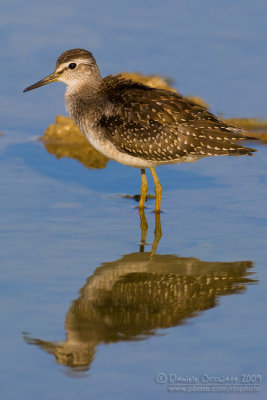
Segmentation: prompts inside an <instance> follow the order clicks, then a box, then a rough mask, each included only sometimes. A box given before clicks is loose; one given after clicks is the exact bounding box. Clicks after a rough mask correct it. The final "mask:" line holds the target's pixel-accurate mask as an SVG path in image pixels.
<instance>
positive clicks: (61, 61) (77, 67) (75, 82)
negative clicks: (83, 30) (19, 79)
mask: <svg viewBox="0 0 267 400" xmlns="http://www.w3.org/2000/svg"><path fill="white" fill-rule="evenodd" d="M56 81H60V82H64V83H65V84H66V85H68V86H79V85H80V84H83V83H85V82H90V83H91V84H97V83H98V82H100V81H101V75H100V72H99V69H98V66H97V64H96V61H95V59H94V56H93V55H92V53H90V52H89V51H87V50H83V49H73V50H67V51H65V52H64V53H63V54H61V56H60V57H59V58H58V60H57V63H56V68H55V70H54V72H52V74H50V75H48V76H47V77H46V78H44V79H42V80H41V81H38V82H36V83H35V84H34V85H31V86H29V87H27V88H26V89H24V90H23V92H28V91H29V90H32V89H36V88H38V87H40V86H44V85H47V84H48V83H51V82H56Z"/></svg>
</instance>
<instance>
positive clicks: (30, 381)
mask: <svg viewBox="0 0 267 400" xmlns="http://www.w3.org/2000/svg"><path fill="white" fill-rule="evenodd" d="M266 15H267V3H266V1H264V0H254V1H253V2H252V1H249V0H235V1H230V0H224V1H223V2H222V1H219V0H203V1H199V0H191V1H186V0H165V1H158V0H153V1H151V0H146V1H141V0H134V1H131V2H129V1H128V2H126V1H122V0H109V1H107V0H87V1H80V2H75V1H73V0H65V1H62V0H47V1H45V2H43V1H42V2H41V1H33V0H25V1H23V2H22V1H19V0H13V1H12V2H10V1H8V0H1V1H0V38H1V46H0V59H1V64H0V65H1V66H0V71H1V73H0V88H1V90H0V122H1V123H0V131H1V133H0V168H1V174H0V175H1V177H0V187H1V195H0V215H1V229H0V243H1V244H0V258H1V292H0V298H1V307H0V313H1V321H2V329H1V332H0V338H1V339H0V340H1V347H2V348H1V358H2V363H1V373H0V379H2V380H3V382H2V383H1V385H0V392H2V393H1V398H3V399H8V400H9V399H10V400H13V399H17V398H18V397H23V398H27V399H29V400H30V399H35V398H36V396H38V398H40V400H43V399H50V398H55V397H57V398H64V399H66V400H68V399H73V398H76V397H82V396H84V397H86V398H87V397H92V398H96V397H101V399H108V400H111V399H126V398H127V399H136V398H137V397H141V398H147V397H148V396H153V398H155V399H165V398H168V397H169V396H172V394H170V393H168V385H167V384H159V383H157V382H156V381H155V376H157V373H161V372H163V373H164V374H167V375H168V374H176V375H177V376H180V377H186V376H189V377H190V376H196V377H199V378H201V376H203V374H209V376H213V377H214V376H224V377H227V376H231V375H233V376H234V377H237V379H241V377H242V375H243V374H245V375H246V376H247V375H248V376H252V375H253V376H254V375H255V376H257V378H256V381H255V382H254V383H255V384H257V385H258V386H257V387H258V388H259V390H257V389H252V390H250V392H247V393H243V394H242V399H254V398H255V399H257V400H258V399H264V398H266V386H264V384H263V383H262V382H263V381H264V375H265V376H266V357H265V354H266V337H265V336H266V335H265V332H266V328H267V325H266V320H265V318H264V314H265V310H266V300H267V298H266V293H267V291H266V281H267V279H266V278H267V275H266V259H267V247H266V239H267V215H266V199H267V173H266V171H267V161H266V160H267V157H266V156H267V148H266V144H263V143H262V142H260V141H257V142H256V141H253V142H250V143H249V145H250V146H252V147H255V148H257V149H258V152H257V153H256V155H255V156H254V157H227V158H226V157H214V158H205V159H202V160H200V161H199V162H198V163H194V164H189V163H188V164H180V165H173V166H164V167H162V168H159V171H158V173H159V178H160V180H161V183H162V185H163V200H162V207H163V213H162V214H161V221H154V213H153V206H154V202H153V200H149V201H148V202H147V209H146V210H145V213H146V216H145V217H144V216H143V217H142V218H141V221H140V219H139V214H138V210H137V209H136V205H137V203H136V202H135V201H134V199H132V198H129V199H125V198H123V196H122V194H123V195H135V194H136V193H139V186H140V176H139V171H138V170H135V169H133V168H129V167H124V166H121V165H118V164H116V163H114V162H112V161H109V162H108V161H107V160H104V161H103V163H101V164H97V165H95V164H94V165H93V164H92V163H91V159H92V158H91V157H93V156H92V154H91V153H90V155H89V156H88V157H89V158H90V162H87V161H86V155H85V156H83V157H82V160H83V161H82V163H83V165H82V164H81V163H79V162H77V160H73V159H69V158H66V157H64V156H66V152H65V151H62V149H61V150H60V151H61V153H56V152H54V150H53V149H51V147H48V146H46V148H45V147H44V146H43V143H42V142H40V141H39V140H38V138H39V137H40V136H42V135H43V133H44V131H45V130H46V129H47V127H48V126H49V125H51V124H52V123H54V121H55V118H56V116H57V115H58V114H60V115H66V112H65V109H64V90H65V87H64V85H63V84H61V83H57V84H53V85H48V86H45V87H42V88H40V89H38V90H34V91H32V92H30V93H26V94H25V93H22V91H23V89H24V88H25V87H26V86H29V85H30V84H33V83H35V82H36V81H38V80H40V79H41V78H43V77H45V76H47V75H48V74H50V73H51V72H52V70H53V69H54V66H55V63H56V60H57V58H58V56H59V55H60V54H61V53H62V52H63V51H65V50H67V49H71V48H76V47H79V48H85V49H87V50H90V51H91V52H92V53H93V54H94V56H95V58H96V60H97V62H98V65H99V67H100V71H101V73H102V75H103V76H106V75H108V74H111V73H112V74H115V73H118V72H122V71H125V72H139V73H142V74H145V75H151V74H156V75H161V76H163V77H167V78H169V79H170V80H171V81H172V82H173V83H172V84H173V86H174V87H175V88H176V89H177V90H179V91H180V92H181V93H182V94H184V95H195V96H199V97H201V98H203V99H204V100H205V101H206V103H207V104H208V105H209V106H210V108H211V111H212V112H215V113H217V114H219V115H222V116H223V117H225V118H231V117H238V118H249V117H252V118H259V119H262V120H266V117H267V110H266V106H267V79H266V70H267V52H266V43H267V27H266ZM58 121H59V122H60V121H62V120H58ZM62 129H63V128H62ZM82 146H83V145H82ZM72 149H73V147H72ZM46 150H47V151H46ZM76 150H77V149H76ZM76 150H75V151H76ZM77 151H78V150H77ZM50 153H52V154H50ZM53 154H56V157H55V155H53ZM61 157H63V158H61ZM58 158H60V159H58ZM72 158H78V157H76V156H75V157H74V156H73V157H72ZM89 158H88V160H89ZM80 161H81V160H80ZM85 167H87V168H85ZM149 184H150V187H151V190H150V193H151V194H153V190H152V188H153V186H152V182H151V178H149ZM144 218H146V219H147V224H148V225H146V222H145V221H146V220H145V219H144ZM140 222H141V228H142V229H140ZM146 226H148V233H147V239H146V229H145V228H146ZM155 228H156V229H155ZM154 229H155V230H156V235H155V236H156V240H155V241H154ZM160 229H161V230H162V234H163V235H162V238H161V240H160V242H159V243H158V247H157V250H156V254H155V256H154V258H153V257H152V258H151V255H150V251H151V245H152V243H153V241H154V245H155V244H157V242H158V237H159V236H160V235H158V237H157V233H159V232H160ZM141 238H142V241H141V246H140V240H141ZM145 240H146V242H145ZM147 243H148V244H147ZM154 247H156V246H154ZM141 253H142V254H141ZM73 378H83V379H73ZM238 382H239V384H240V385H241V386H242V383H241V382H240V380H239V381H238ZM241 386H240V387H241ZM187 396H190V398H196V399H199V400H202V399H206V396H207V395H206V394H205V393H204V394H203V393H202V394H201V393H195V394H192V395H188V394H186V395H185V397H186V398H187ZM235 396H236V394H235V393H234V394H231V393H227V394H223V393H218V394H216V398H218V399H223V398H227V399H232V398H235ZM179 398H183V397H179Z"/></svg>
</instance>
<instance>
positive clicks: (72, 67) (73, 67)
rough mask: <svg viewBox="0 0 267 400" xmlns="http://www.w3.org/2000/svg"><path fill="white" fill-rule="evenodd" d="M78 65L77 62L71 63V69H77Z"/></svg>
mask: <svg viewBox="0 0 267 400" xmlns="http://www.w3.org/2000/svg"><path fill="white" fill-rule="evenodd" d="M76 67H77V64H76V63H70V64H69V69H75V68H76Z"/></svg>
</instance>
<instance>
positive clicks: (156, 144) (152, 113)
mask: <svg viewBox="0 0 267 400" xmlns="http://www.w3.org/2000/svg"><path fill="white" fill-rule="evenodd" d="M55 81H60V82H63V83H65V84H66V85H67V88H66V91H65V104H66V110H67V111H68V112H69V114H70V116H71V118H72V119H73V120H74V122H75V124H76V125H77V126H78V128H79V129H80V131H81V132H82V134H83V135H84V136H85V137H86V138H87V140H88V141H89V142H90V143H91V145H92V146H93V147H94V148H95V149H96V150H98V151H99V152H100V153H102V154H103V155H105V156H106V157H108V158H109V159H112V160H115V161H117V162H119V163H121V164H124V165H127V166H130V167H135V168H139V169H140V170H141V190H140V200H139V209H140V210H142V209H143V208H144V206H145V201H146V196H147V192H148V183H147V177H146V169H147V168H149V169H150V171H151V173H152V177H153V180H154V185H155V212H156V213H159V212H160V211H161V195H162V186H161V184H160V181H159V179H158V176H157V174H156V171H155V167H158V166H160V165H164V164H176V163H181V162H194V161H197V160H199V159H200V158H203V157H206V156H232V155H248V156H250V155H252V153H253V152H254V151H256V150H255V149H253V148H249V147H244V146H242V145H240V144H239V143H238V142H237V141H239V140H241V139H244V138H245V137H244V136H243V135H242V131H241V129H240V128H237V127H235V126H232V125H229V124H227V123H226V122H225V121H223V120H222V119H220V118H219V117H217V116H216V115H214V114H212V113H211V112H210V111H209V110H208V109H207V108H205V107H203V106H200V105H197V104H196V103H194V102H193V101H192V100H189V99H187V98H186V97H184V96H182V95H181V94H178V93H174V92H172V91H168V90H165V89H157V88H152V87H149V86H146V85H144V84H142V83H139V82H135V81H133V80H131V79H125V78H124V77H123V76H122V75H121V74H116V75H108V76H106V77H105V78H102V76H101V73H100V70H99V67H98V65H97V63H96V60H95V58H94V56H93V54H92V53H91V52H90V51H87V50H84V49H72V50H67V51H65V52H64V53H62V54H61V55H60V57H59V58H58V60H57V62H56V67H55V70H54V72H53V73H52V74H50V75H48V76H47V77H46V78H44V79H42V80H40V81H38V82H37V83H35V84H33V85H31V86H29V87H27V88H26V89H24V92H28V91H29V90H32V89H36V88H38V87H40V86H43V85H46V84H49V83H51V82H55Z"/></svg>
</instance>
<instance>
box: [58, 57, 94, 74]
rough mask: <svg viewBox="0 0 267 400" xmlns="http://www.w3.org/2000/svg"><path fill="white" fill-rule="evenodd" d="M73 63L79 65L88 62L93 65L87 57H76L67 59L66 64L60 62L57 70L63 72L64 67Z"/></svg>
mask: <svg viewBox="0 0 267 400" xmlns="http://www.w3.org/2000/svg"><path fill="white" fill-rule="evenodd" d="M71 63H76V64H77V65H78V64H88V65H91V62H90V60H86V59H85V58H74V59H73V60H69V61H67V62H64V64H60V65H59V66H58V67H57V68H56V71H57V72H63V71H64V69H66V68H68V66H69V65H70V64H71Z"/></svg>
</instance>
